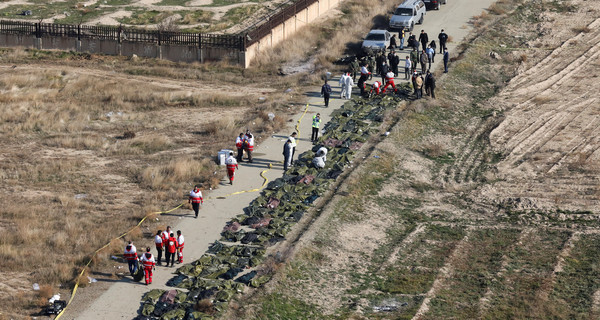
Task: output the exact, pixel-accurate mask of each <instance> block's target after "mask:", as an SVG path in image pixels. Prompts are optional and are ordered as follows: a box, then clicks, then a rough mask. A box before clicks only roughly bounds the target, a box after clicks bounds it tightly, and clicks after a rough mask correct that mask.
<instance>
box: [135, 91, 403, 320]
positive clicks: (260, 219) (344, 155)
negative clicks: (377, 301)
mask: <svg viewBox="0 0 600 320" xmlns="http://www.w3.org/2000/svg"><path fill="white" fill-rule="evenodd" d="M401 101H402V98H401V97H399V96H375V97H373V98H370V99H356V100H350V101H348V102H346V103H345V104H344V105H343V106H342V107H341V108H340V109H338V110H336V111H334V112H333V113H332V115H331V117H332V119H331V120H330V121H329V122H328V123H327V124H326V125H325V128H324V130H323V132H324V133H323V135H322V136H321V137H320V138H319V139H318V141H317V142H316V143H315V146H314V147H313V149H312V150H308V151H306V152H304V153H302V154H301V155H300V156H299V157H298V160H297V161H296V162H295V164H294V165H293V166H291V167H290V168H289V169H288V170H287V171H286V172H285V173H284V175H283V177H281V178H278V179H275V180H273V181H271V182H269V184H268V185H267V186H266V188H264V189H263V190H262V192H261V194H260V195H259V196H258V197H257V198H255V199H254V200H253V201H252V202H251V203H250V205H249V206H248V207H246V208H244V213H243V214H240V215H238V216H236V217H235V218H233V219H232V220H231V221H229V222H227V224H226V225H225V227H224V228H223V231H222V233H221V236H222V237H221V239H220V241H215V242H214V243H212V244H211V245H210V246H209V248H208V250H207V252H206V253H205V254H203V255H202V256H201V257H200V258H199V259H197V260H196V261H194V262H192V263H189V264H185V265H183V266H181V267H179V268H178V269H177V270H176V273H177V276H175V277H174V278H172V279H171V280H169V282H168V283H167V285H169V286H172V287H176V288H179V289H185V290H188V292H187V293H186V292H182V291H179V290H170V291H168V292H170V297H171V298H170V299H169V300H168V301H166V302H165V301H162V300H164V299H163V298H162V297H163V296H164V295H165V294H166V293H165V292H164V291H156V289H155V290H152V291H150V292H148V293H147V294H146V295H144V298H143V299H142V302H143V307H142V309H141V313H142V316H143V317H147V318H150V319H152V318H153V317H154V318H161V319H191V318H194V319H195V318H197V317H198V316H200V317H201V316H202V315H198V314H196V313H197V311H196V310H195V309H194V306H195V305H196V303H198V301H200V300H203V299H211V300H213V301H214V303H213V305H212V308H213V311H214V312H215V313H219V312H222V311H223V310H225V309H226V308H227V304H228V302H229V301H230V300H231V299H232V297H233V296H234V295H236V294H237V293H240V292H243V291H244V288H245V287H247V286H249V287H253V288H258V287H261V286H263V285H264V284H265V283H267V282H268V281H269V280H270V279H271V276H272V274H271V273H269V272H267V271H264V270H260V269H259V270H252V271H250V272H248V273H244V270H246V269H248V268H254V267H257V266H258V265H260V264H261V263H262V262H263V261H264V260H265V259H266V257H265V252H266V249H267V247H268V246H271V245H273V244H275V243H277V242H279V241H283V240H285V238H286V236H287V234H288V233H289V232H290V231H291V230H292V226H293V225H294V224H295V223H297V222H298V221H300V220H301V219H302V218H303V216H304V214H305V212H306V211H307V210H308V209H309V208H310V207H311V206H313V204H314V203H315V202H316V201H317V200H318V199H319V198H320V197H321V196H322V195H323V194H325V192H326V191H328V190H329V187H330V186H331V184H332V183H333V182H334V181H335V180H336V179H337V177H339V176H340V175H341V174H342V173H343V172H344V170H345V169H347V168H349V167H350V164H351V163H352V160H353V158H354V156H355V154H356V153H357V152H358V150H359V149H360V148H361V147H362V145H363V144H364V143H365V142H366V141H367V140H368V138H369V137H370V136H372V135H379V134H381V129H380V126H381V121H382V119H383V114H384V112H385V111H386V110H389V109H391V108H395V107H396V106H397V105H398V104H399V103H400V102H401ZM323 146H327V147H328V149H329V152H328V154H327V162H326V163H325V165H324V167H323V168H320V169H317V168H315V167H314V166H312V165H311V162H312V159H313V157H314V156H315V154H316V152H317V151H318V150H319V148H321V147H323ZM376 157H378V156H376ZM241 226H245V227H244V228H242V227H241ZM157 297H161V298H160V299H159V298H157ZM173 297H175V298H173ZM397 307H398V304H392V303H384V304H382V305H380V306H377V307H374V309H373V310H379V311H388V310H392V309H393V308H397Z"/></svg>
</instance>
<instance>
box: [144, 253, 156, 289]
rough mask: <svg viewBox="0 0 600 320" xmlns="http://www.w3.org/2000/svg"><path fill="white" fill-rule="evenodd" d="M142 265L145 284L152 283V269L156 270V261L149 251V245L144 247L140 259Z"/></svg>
mask: <svg viewBox="0 0 600 320" xmlns="http://www.w3.org/2000/svg"><path fill="white" fill-rule="evenodd" d="M140 261H142V266H143V267H144V276H146V285H149V284H151V283H152V270H153V269H154V270H156V263H155V261H154V257H153V256H152V253H150V247H148V248H146V253H144V254H143V255H142V258H141V259H140Z"/></svg>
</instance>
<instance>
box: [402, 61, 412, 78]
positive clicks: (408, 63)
mask: <svg viewBox="0 0 600 320" xmlns="http://www.w3.org/2000/svg"><path fill="white" fill-rule="evenodd" d="M411 71H412V61H410V57H409V56H406V59H405V60H404V80H408V78H409V77H410V72H411Z"/></svg>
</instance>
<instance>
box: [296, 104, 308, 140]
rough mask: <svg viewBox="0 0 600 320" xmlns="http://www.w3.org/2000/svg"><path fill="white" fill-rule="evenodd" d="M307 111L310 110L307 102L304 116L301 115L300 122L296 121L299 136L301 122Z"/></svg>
mask: <svg viewBox="0 0 600 320" xmlns="http://www.w3.org/2000/svg"><path fill="white" fill-rule="evenodd" d="M306 111H308V103H307V104H306V108H305V109H304V112H303V113H302V116H301V117H300V119H298V122H297V123H296V132H297V133H298V136H300V122H302V118H304V115H305V114H306Z"/></svg>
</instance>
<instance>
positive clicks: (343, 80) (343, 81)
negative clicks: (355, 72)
mask: <svg viewBox="0 0 600 320" xmlns="http://www.w3.org/2000/svg"><path fill="white" fill-rule="evenodd" d="M347 76H348V75H347V74H346V73H345V72H344V73H342V76H341V77H340V87H341V88H342V91H340V99H344V98H345V97H346V90H347V89H346V77H347Z"/></svg>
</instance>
